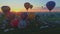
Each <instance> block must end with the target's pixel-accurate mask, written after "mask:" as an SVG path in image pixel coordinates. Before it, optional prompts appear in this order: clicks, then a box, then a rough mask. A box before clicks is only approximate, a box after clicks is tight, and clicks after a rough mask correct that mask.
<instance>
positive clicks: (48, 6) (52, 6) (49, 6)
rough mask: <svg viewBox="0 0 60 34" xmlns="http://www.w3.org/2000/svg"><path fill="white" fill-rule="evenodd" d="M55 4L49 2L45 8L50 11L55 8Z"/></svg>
mask: <svg viewBox="0 0 60 34" xmlns="http://www.w3.org/2000/svg"><path fill="white" fill-rule="evenodd" d="M55 5H56V3H55V2H54V1H49V2H47V4H46V7H47V8H48V9H49V11H51V10H52V9H53V8H54V7H55Z"/></svg>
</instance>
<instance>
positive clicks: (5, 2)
mask: <svg viewBox="0 0 60 34" xmlns="http://www.w3.org/2000/svg"><path fill="white" fill-rule="evenodd" d="M48 1H55V2H56V6H55V7H60V0H0V7H1V6H10V7H11V11H26V9H25V7H24V3H25V2H29V3H30V4H32V5H33V6H34V7H33V9H32V10H30V11H33V10H36V11H37V10H39V9H40V8H41V6H43V7H46V3H47V2H48ZM0 10H1V9H0Z"/></svg>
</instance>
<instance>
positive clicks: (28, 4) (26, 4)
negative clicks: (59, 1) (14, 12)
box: [24, 2, 30, 11]
mask: <svg viewBox="0 0 60 34" xmlns="http://www.w3.org/2000/svg"><path fill="white" fill-rule="evenodd" d="M24 7H25V8H26V10H27V11H28V9H29V8H30V3H29V2H26V3H25V4H24Z"/></svg>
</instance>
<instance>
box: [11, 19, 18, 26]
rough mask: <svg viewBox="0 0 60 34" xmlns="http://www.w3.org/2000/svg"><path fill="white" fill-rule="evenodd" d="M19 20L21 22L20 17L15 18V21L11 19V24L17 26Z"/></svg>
mask: <svg viewBox="0 0 60 34" xmlns="http://www.w3.org/2000/svg"><path fill="white" fill-rule="evenodd" d="M18 22H19V20H18V19H14V20H13V21H11V23H10V25H11V26H12V27H17V26H18Z"/></svg>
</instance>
